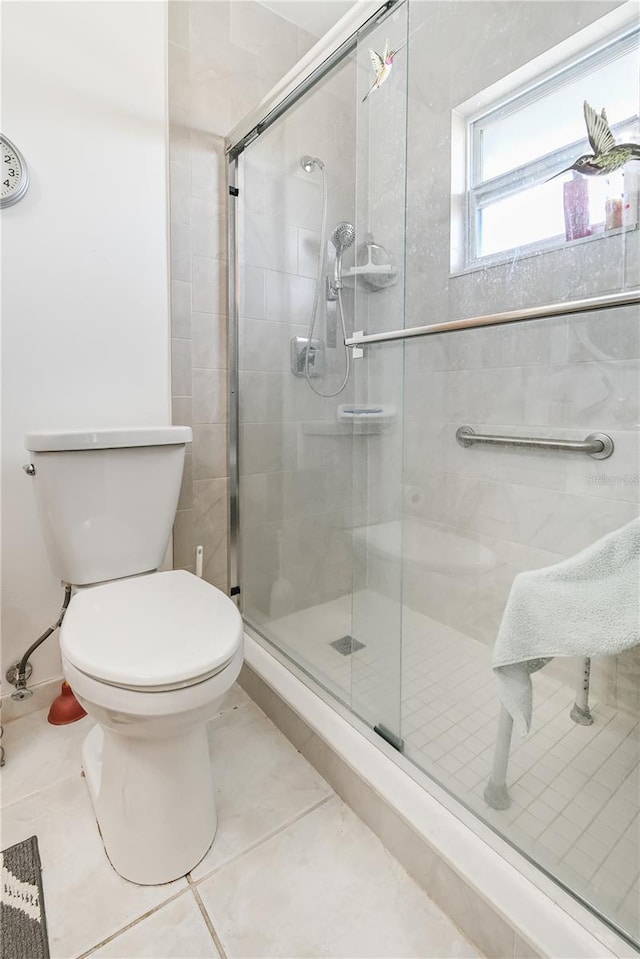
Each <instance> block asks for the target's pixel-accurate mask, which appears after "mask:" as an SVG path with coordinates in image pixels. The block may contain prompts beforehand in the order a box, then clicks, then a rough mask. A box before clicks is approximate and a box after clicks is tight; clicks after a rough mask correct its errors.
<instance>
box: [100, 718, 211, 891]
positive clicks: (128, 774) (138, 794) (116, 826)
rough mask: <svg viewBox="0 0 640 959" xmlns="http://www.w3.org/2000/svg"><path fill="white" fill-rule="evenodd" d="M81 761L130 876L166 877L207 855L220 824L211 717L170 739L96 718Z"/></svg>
mask: <svg viewBox="0 0 640 959" xmlns="http://www.w3.org/2000/svg"><path fill="white" fill-rule="evenodd" d="M82 766H83V769H84V772H85V776H86V781H87V786H88V788H89V794H90V796H91V800H92V802H93V808H94V812H95V815H96V819H97V821H98V826H99V828H100V832H101V834H102V840H103V842H104V847H105V850H106V853H107V855H108V857H109V859H110V861H111V864H112V866H113V868H114V869H115V870H116V872H118V873H119V874H120V875H121V876H122V877H123V878H124V879H128V880H130V881H131V882H136V883H139V884H140V885H159V884H161V883H166V882H171V881H172V880H174V879H178V878H180V877H181V876H184V875H185V874H186V873H188V872H189V871H190V870H191V869H193V868H194V867H195V866H196V865H197V864H198V863H199V862H200V860H201V859H202V858H203V856H204V855H205V854H206V852H207V850H208V849H209V847H210V846H211V843H212V842H213V839H214V836H215V834H216V828H217V815H216V808H215V799H214V788H213V778H212V774H211V760H210V758H209V746H208V742H207V732H206V726H205V724H204V723H198V724H196V725H195V726H189V727H188V728H187V729H185V730H184V731H182V732H181V733H180V735H177V736H172V737H170V738H165V739H149V738H147V737H137V736H131V735H130V730H129V731H128V734H127V735H121V734H119V733H117V732H114V731H113V730H111V729H104V728H102V727H101V726H95V727H94V728H93V729H92V730H91V732H90V733H89V735H88V736H87V738H86V739H85V741H84V744H83V747H82Z"/></svg>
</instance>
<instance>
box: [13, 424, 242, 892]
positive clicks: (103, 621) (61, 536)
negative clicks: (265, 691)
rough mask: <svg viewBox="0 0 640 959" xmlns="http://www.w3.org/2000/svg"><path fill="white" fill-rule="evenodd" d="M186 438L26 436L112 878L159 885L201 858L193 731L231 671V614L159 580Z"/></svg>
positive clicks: (187, 586) (194, 581) (201, 747)
mask: <svg viewBox="0 0 640 959" xmlns="http://www.w3.org/2000/svg"><path fill="white" fill-rule="evenodd" d="M190 439H191V430H190V429H189V428H187V427H180V426H174V427H150V428H146V429H122V430H94V431H92V432H67V433H30V434H28V435H27V437H26V446H27V449H28V450H29V451H30V452H31V454H32V458H31V462H32V466H33V468H34V469H35V472H33V470H32V469H29V470H28V471H29V472H30V473H32V475H33V477H34V482H35V490H36V499H37V503H38V509H39V513H40V519H41V522H42V526H43V530H44V535H45V540H46V544H47V550H48V553H49V559H50V562H51V566H52V568H53V571H54V573H55V575H56V576H58V577H59V578H60V579H61V580H62V581H63V582H64V583H70V584H72V585H73V586H74V587H76V589H75V591H74V594H73V596H72V599H71V603H70V605H69V608H68V610H67V613H66V616H65V619H64V622H63V624H62V627H61V630H60V647H61V650H62V667H63V672H64V675H65V677H66V679H67V680H68V682H69V684H70V685H71V687H72V689H73V691H74V693H75V694H76V696H77V698H78V699H79V700H80V702H81V703H82V705H83V706H84V708H85V709H86V710H87V712H88V714H89V715H90V716H91V717H92V718H93V719H94V720H95V721H96V723H97V725H96V726H95V727H94V728H93V729H92V731H91V732H90V733H89V735H88V737H87V739H86V740H85V743H84V746H83V750H82V762H83V767H84V772H85V775H86V779H87V784H88V787H89V792H90V793H91V798H92V800H93V805H94V809H95V813H96V818H97V820H98V825H99V827H100V831H101V833H102V838H103V841H104V845H105V848H106V851H107V853H108V855H109V858H110V860H111V862H112V864H113V866H114V868H115V869H116V870H117V871H118V872H119V873H120V875H121V876H124V877H125V879H130V880H132V881H133V882H137V883H142V884H145V885H146V884H155V883H164V882H170V881H171V880H172V879H176V878H178V877H179V876H184V875H185V873H187V872H189V870H190V869H192V868H193V867H194V866H195V865H196V864H197V863H198V862H199V861H200V860H201V859H202V857H203V856H204V855H205V853H206V852H207V850H208V848H209V846H210V845H211V843H212V841H213V838H214V836H215V832H216V810H215V802H214V789H213V782H212V776H211V763H210V758H209V746H208V741H207V733H206V727H205V724H206V722H207V720H209V719H210V718H211V717H212V716H213V715H214V713H215V710H216V701H217V700H218V699H219V698H220V696H222V694H223V693H225V692H226V691H227V690H228V689H229V687H230V686H231V685H232V684H233V682H234V681H235V679H236V677H237V676H238V673H239V672H240V667H241V665H242V620H241V617H240V614H239V612H238V610H237V609H236V606H235V605H234V603H233V602H232V601H231V600H230V599H229V598H228V597H227V596H225V595H224V593H222V592H220V590H218V589H216V588H215V587H213V586H210V585H209V584H208V583H206V582H205V581H204V580H202V579H199V578H198V577H197V576H194V575H192V574H191V573H187V572H185V571H183V570H175V571H169V572H163V573H160V572H157V569H158V566H159V565H160V563H161V562H162V560H163V558H164V555H165V552H166V549H167V545H168V542H169V537H170V534H171V527H172V524H173V519H174V514H175V511H176V506H177V503H178V495H179V491H180V483H181V478H182V468H183V464H184V452H185V444H186V443H188V442H189V441H190Z"/></svg>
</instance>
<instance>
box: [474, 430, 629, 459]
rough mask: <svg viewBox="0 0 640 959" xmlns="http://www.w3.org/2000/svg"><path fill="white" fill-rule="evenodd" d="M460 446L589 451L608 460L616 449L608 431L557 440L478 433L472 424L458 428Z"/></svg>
mask: <svg viewBox="0 0 640 959" xmlns="http://www.w3.org/2000/svg"><path fill="white" fill-rule="evenodd" d="M456 439H457V441H458V443H459V444H460V446H475V445H476V444H477V443H481V444H486V445H488V446H520V447H525V448H528V449H540V450H562V451H564V452H567V453H587V454H588V455H589V456H592V457H593V458H594V459H596V460H606V459H607V458H608V457H609V456H611V454H612V453H613V450H614V445H613V440H612V439H611V437H610V436H608V435H607V434H606V433H589V435H588V436H586V437H585V438H584V439H583V440H557V439H553V438H546V439H545V438H544V437H535V436H496V435H494V434H492V433H476V431H475V430H474V429H472V428H471V427H470V426H461V427H459V429H457V430H456Z"/></svg>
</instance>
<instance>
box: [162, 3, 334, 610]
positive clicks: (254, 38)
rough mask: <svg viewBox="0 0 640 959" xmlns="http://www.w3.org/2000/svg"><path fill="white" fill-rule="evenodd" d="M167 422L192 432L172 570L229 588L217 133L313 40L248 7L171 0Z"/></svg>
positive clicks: (221, 167)
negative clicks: (199, 568) (200, 552)
mask: <svg viewBox="0 0 640 959" xmlns="http://www.w3.org/2000/svg"><path fill="white" fill-rule="evenodd" d="M168 6H169V34H168V35H169V123H170V132H169V142H170V160H171V172H170V193H171V234H170V236H171V332H172V390H171V392H172V407H173V422H174V423H176V424H184V425H190V426H192V427H193V446H192V449H191V450H190V451H188V453H187V457H186V462H185V471H184V480H183V485H182V490H181V493H180V501H179V504H178V512H177V514H176V521H175V526H174V540H173V542H174V567H175V568H176V569H178V568H183V569H190V570H193V569H194V563H195V549H196V546H197V545H199V544H200V545H202V546H203V547H204V577H205V579H207V580H208V581H209V582H211V583H213V584H214V585H215V586H218V587H219V588H220V589H223V590H225V591H227V590H228V586H229V584H228V581H227V577H228V572H227V557H228V547H227V543H228V512H229V511H228V477H227V331H228V318H227V293H226V289H227V247H226V235H227V220H226V216H227V214H226V203H227V184H226V160H225V156H224V147H225V141H224V137H225V136H226V134H227V133H228V132H229V131H230V130H231V129H232V128H233V126H234V125H235V124H236V123H237V122H238V121H239V120H241V119H242V117H243V116H244V115H245V114H246V113H247V112H248V111H249V110H250V109H251V108H252V107H254V106H255V104H256V103H257V102H258V101H259V100H260V99H261V98H262V97H263V96H264V95H265V94H266V93H267V92H268V90H269V89H270V88H271V87H272V86H273V85H274V83H275V82H276V81H277V80H278V79H279V78H280V77H281V76H282V75H283V74H284V73H286V71H287V70H288V69H290V68H291V67H292V66H293V65H294V64H295V62H296V61H297V60H298V59H299V58H300V57H301V56H302V55H303V54H304V53H306V51H307V50H308V49H310V47H311V46H312V45H313V43H314V42H315V40H316V38H315V37H313V36H311V35H310V34H308V33H306V32H305V31H303V30H300V29H299V28H298V27H296V26H294V25H293V24H291V23H289V22H288V21H286V20H283V19H282V18H281V17H278V16H276V15H275V14H273V13H271V12H270V11H268V10H266V9H265V8H263V7H262V6H261V5H260V4H258V3H254V2H252V0H241V2H237V0H235V2H229V0H200V2H189V0H184V2H183V0H170V2H169V5H168Z"/></svg>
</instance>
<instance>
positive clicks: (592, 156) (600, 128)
mask: <svg viewBox="0 0 640 959" xmlns="http://www.w3.org/2000/svg"><path fill="white" fill-rule="evenodd" d="M584 120H585V123H586V125H587V135H588V137H589V143H590V145H591V149H592V150H593V153H585V154H584V156H581V157H578V159H577V160H576V161H575V163H572V164H571V166H569V167H566V168H565V169H564V170H561V171H560V173H556V174H555V176H561V175H562V174H563V173H567V172H568V171H569V170H577V172H578V173H583V174H584V175H585V176H608V174H610V173H613V172H614V171H615V170H619V169H620V167H623V166H624V165H625V163H628V162H629V160H640V144H638V143H616V141H615V138H614V136H613V133H612V132H611V128H610V126H609V121H608V120H607V112H606V110H605V109H604V107H603V108H602V112H601V113H598V112H597V111H596V110H594V109H593V107H592V106H590V104H588V103H587V101H586V100H585V101H584ZM551 179H552V180H553V179H554V177H551Z"/></svg>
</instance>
